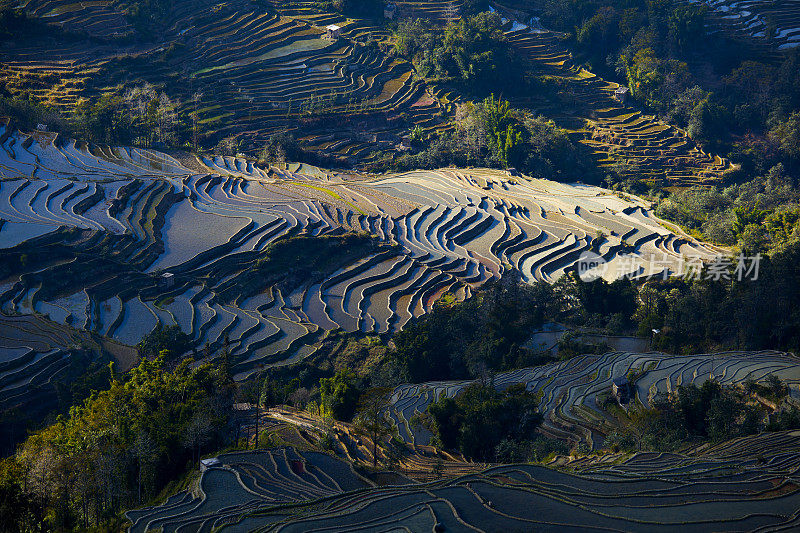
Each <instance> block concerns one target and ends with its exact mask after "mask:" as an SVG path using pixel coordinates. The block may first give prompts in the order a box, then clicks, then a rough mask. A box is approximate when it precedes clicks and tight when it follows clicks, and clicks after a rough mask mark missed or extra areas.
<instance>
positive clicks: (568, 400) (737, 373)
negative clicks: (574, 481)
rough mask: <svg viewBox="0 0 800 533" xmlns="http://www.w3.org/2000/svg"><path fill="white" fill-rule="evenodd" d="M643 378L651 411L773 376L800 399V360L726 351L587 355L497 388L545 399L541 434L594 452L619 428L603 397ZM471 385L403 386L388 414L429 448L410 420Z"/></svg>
mask: <svg viewBox="0 0 800 533" xmlns="http://www.w3.org/2000/svg"><path fill="white" fill-rule="evenodd" d="M632 373H633V374H634V375H638V378H637V379H636V381H635V383H634V386H635V398H637V399H638V400H639V401H641V403H642V404H644V405H645V406H647V405H649V402H650V400H652V399H653V398H654V397H655V396H656V395H658V394H665V393H668V392H672V391H674V390H676V388H677V387H678V386H680V385H682V384H683V385H685V384H688V383H695V384H697V385H700V384H702V383H703V382H704V381H706V380H707V379H709V377H711V376H713V377H714V378H715V379H716V380H718V381H719V382H720V383H722V384H723V385H729V384H738V383H742V382H744V381H745V380H746V379H754V380H755V381H763V380H764V379H765V378H766V376H768V375H775V376H777V377H779V378H780V379H781V380H783V381H785V382H786V383H787V384H788V385H789V389H790V394H791V395H792V397H794V398H800V359H798V358H797V357H795V356H794V355H791V354H786V353H780V352H725V353H719V354H706V355H689V356H675V355H666V354H661V353H655V352H651V353H628V352H610V353H606V354H603V355H582V356H579V357H575V358H573V359H570V360H568V361H563V362H559V363H554V364H550V365H545V366H539V367H533V368H526V369H520V370H513V371H510V372H504V373H502V374H497V375H496V376H495V378H494V383H495V385H496V386H497V387H498V388H505V387H508V386H510V385H513V384H517V383H524V384H525V385H526V387H527V389H528V390H531V391H536V392H538V393H541V394H542V399H541V401H540V406H539V409H540V412H542V413H543V414H544V417H545V418H544V423H543V424H542V426H541V429H540V430H541V431H542V433H544V434H546V435H548V436H551V437H554V438H560V439H564V440H568V441H572V442H578V441H579V442H584V443H586V444H588V445H590V446H592V447H594V448H597V447H599V446H601V445H602V442H603V436H604V435H606V434H608V433H609V432H610V431H612V430H613V429H615V428H616V426H617V423H616V421H615V419H614V418H612V417H611V416H610V415H609V414H608V413H606V412H605V411H604V410H603V409H601V408H600V407H599V401H598V395H600V394H602V393H608V391H609V390H610V388H611V382H612V381H613V380H614V379H615V378H620V377H626V376H628V375H630V374H632ZM471 383H474V382H473V381H441V382H430V383H424V384H421V385H401V386H399V387H397V388H396V389H395V390H394V393H393V395H392V406H391V408H390V415H391V417H392V419H393V420H394V421H395V424H396V426H397V428H398V431H399V434H400V436H401V437H402V438H403V439H404V440H405V441H406V442H409V443H413V444H429V443H430V438H431V435H430V433H429V432H428V431H427V430H425V429H424V428H419V427H414V426H413V424H411V419H412V417H413V416H414V415H415V414H416V413H422V412H424V411H425V410H426V409H427V407H428V405H430V403H431V402H433V401H435V399H438V398H440V397H441V396H442V395H445V396H447V397H453V396H456V395H457V394H458V393H459V392H460V391H461V390H463V389H464V387H466V386H468V385H470V384H471Z"/></svg>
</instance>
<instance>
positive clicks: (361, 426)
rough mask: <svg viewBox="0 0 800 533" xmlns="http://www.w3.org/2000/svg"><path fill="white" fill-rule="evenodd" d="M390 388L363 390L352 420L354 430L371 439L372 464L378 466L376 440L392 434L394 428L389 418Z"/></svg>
mask: <svg viewBox="0 0 800 533" xmlns="http://www.w3.org/2000/svg"><path fill="white" fill-rule="evenodd" d="M391 392H392V389H390V388H388V387H379V388H374V389H369V390H367V391H365V392H364V393H363V394H362V395H361V397H360V398H359V401H358V413H357V414H356V417H355V420H354V428H355V430H356V432H358V433H360V434H361V435H364V436H365V437H367V438H369V439H370V440H371V441H372V466H373V467H377V466H378V442H380V441H382V440H383V439H385V438H386V437H388V436H390V435H392V434H393V433H394V432H395V431H396V428H395V426H394V423H393V422H392V419H391V418H389V405H390V404H389V395H390V394H391Z"/></svg>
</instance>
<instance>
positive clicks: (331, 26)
mask: <svg viewBox="0 0 800 533" xmlns="http://www.w3.org/2000/svg"><path fill="white" fill-rule="evenodd" d="M325 29H326V30H330V31H336V30H341V29H342V28H340V27H339V26H337V25H336V24H331V25H330V26H326V27H325Z"/></svg>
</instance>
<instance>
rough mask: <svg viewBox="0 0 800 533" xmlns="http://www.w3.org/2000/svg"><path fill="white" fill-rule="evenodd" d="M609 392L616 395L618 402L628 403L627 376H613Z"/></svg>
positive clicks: (628, 388)
mask: <svg viewBox="0 0 800 533" xmlns="http://www.w3.org/2000/svg"><path fill="white" fill-rule="evenodd" d="M611 392H613V393H614V396H616V397H617V401H618V402H619V403H628V400H629V399H630V383H628V378H625V377H622V378H614V381H612V382H611Z"/></svg>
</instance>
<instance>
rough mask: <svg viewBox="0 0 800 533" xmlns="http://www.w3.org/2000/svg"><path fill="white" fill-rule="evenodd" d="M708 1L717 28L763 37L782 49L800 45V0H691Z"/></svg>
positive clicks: (751, 37)
mask: <svg viewBox="0 0 800 533" xmlns="http://www.w3.org/2000/svg"><path fill="white" fill-rule="evenodd" d="M687 1H688V2H690V3H693V4H696V5H700V4H701V5H706V6H708V7H709V11H710V14H711V15H712V22H713V25H714V27H715V28H716V29H722V30H725V31H729V32H732V33H734V34H735V35H738V36H742V37H746V38H749V39H754V40H757V41H763V42H766V43H767V44H769V45H770V46H772V47H774V48H777V49H778V50H789V49H792V48H796V47H797V46H800V1H798V0H781V1H780V2H773V1H770V0H745V1H732V0H687Z"/></svg>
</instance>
